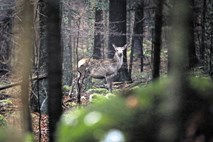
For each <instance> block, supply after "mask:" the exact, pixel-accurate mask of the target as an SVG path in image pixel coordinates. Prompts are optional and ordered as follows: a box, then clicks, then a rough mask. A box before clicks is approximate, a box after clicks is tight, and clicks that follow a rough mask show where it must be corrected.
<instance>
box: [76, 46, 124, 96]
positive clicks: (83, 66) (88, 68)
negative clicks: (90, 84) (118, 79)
mask: <svg viewBox="0 0 213 142" xmlns="http://www.w3.org/2000/svg"><path fill="white" fill-rule="evenodd" d="M112 46H113V47H114V49H115V53H114V57H113V58H112V59H93V58H83V59H81V60H79V62H78V81H77V83H78V84H79V85H82V84H83V80H84V79H85V78H86V77H88V76H90V77H92V78H95V79H105V80H106V82H107V88H108V90H109V91H110V92H112V82H113V78H114V77H115V76H116V75H117V73H118V70H119V69H120V68H121V66H122V65H123V51H124V50H125V49H126V47H127V44H125V45H124V46H122V47H117V46H115V45H114V44H112Z"/></svg>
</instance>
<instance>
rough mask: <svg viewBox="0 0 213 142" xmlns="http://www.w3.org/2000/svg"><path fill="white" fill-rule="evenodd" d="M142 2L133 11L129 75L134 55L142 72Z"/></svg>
mask: <svg viewBox="0 0 213 142" xmlns="http://www.w3.org/2000/svg"><path fill="white" fill-rule="evenodd" d="M143 8H144V5H143V1H142V2H141V3H139V4H138V6H137V7H136V10H135V21H134V29H133V37H132V47H131V48H132V49H131V56H130V65H129V73H130V74H131V73H132V64H133V57H134V55H135V56H136V58H139V59H140V62H141V67H140V70H141V72H142V71H143V17H144V14H143Z"/></svg>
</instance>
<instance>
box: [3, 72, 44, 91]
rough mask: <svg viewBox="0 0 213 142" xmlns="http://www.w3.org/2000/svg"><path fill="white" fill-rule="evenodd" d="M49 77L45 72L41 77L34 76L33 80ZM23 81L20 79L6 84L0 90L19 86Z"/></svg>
mask: <svg viewBox="0 0 213 142" xmlns="http://www.w3.org/2000/svg"><path fill="white" fill-rule="evenodd" d="M46 78H47V75H46V74H43V75H40V76H39V77H37V76H36V77H33V78H32V80H33V81H34V80H42V79H46ZM21 83H22V81H18V82H14V83H11V84H7V85H4V86H0V90H4V89H8V88H11V87H14V86H18V85H21Z"/></svg>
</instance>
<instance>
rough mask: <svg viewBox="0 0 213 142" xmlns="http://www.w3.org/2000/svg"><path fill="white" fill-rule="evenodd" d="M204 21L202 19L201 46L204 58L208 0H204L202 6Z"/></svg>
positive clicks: (202, 57)
mask: <svg viewBox="0 0 213 142" xmlns="http://www.w3.org/2000/svg"><path fill="white" fill-rule="evenodd" d="M202 10H203V11H202V21H201V46H200V58H201V59H202V60H203V59H204V50H205V33H206V28H205V24H206V0H203V8H202Z"/></svg>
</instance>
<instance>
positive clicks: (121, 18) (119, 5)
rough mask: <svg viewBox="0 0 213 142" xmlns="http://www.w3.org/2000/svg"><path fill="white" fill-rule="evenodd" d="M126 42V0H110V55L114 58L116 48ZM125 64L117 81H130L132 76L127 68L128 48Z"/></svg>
mask: <svg viewBox="0 0 213 142" xmlns="http://www.w3.org/2000/svg"><path fill="white" fill-rule="evenodd" d="M112 44H115V45H116V46H124V45H125V44H126V0H110V1H109V45H108V57H109V58H113V56H114V54H113V52H114V48H113V46H112ZM123 61H124V62H123V65H122V67H121V69H120V70H119V72H118V78H117V81H129V80H131V77H130V75H129V73H128V70H127V68H128V67H127V50H126V49H125V50H124V58H123Z"/></svg>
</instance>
